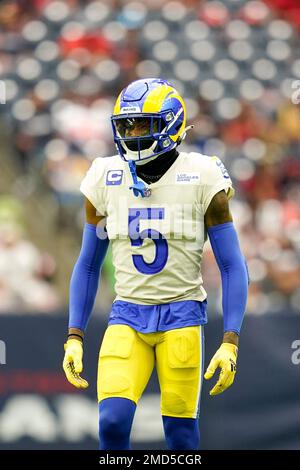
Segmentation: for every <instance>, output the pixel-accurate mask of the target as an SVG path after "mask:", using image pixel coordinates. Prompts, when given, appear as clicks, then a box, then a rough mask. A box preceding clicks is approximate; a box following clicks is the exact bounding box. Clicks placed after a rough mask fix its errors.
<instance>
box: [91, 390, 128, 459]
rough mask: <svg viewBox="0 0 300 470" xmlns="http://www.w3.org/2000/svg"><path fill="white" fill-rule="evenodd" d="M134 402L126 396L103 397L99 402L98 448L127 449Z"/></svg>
mask: <svg viewBox="0 0 300 470" xmlns="http://www.w3.org/2000/svg"><path fill="white" fill-rule="evenodd" d="M135 409H136V404H135V403H134V402H133V401H132V400H128V399H127V398H105V399H104V400H102V401H101V402H100V403H99V439H100V447H99V449H100V450H129V449H130V442H129V438H130V432H131V426H132V422H133V417H134V413H135Z"/></svg>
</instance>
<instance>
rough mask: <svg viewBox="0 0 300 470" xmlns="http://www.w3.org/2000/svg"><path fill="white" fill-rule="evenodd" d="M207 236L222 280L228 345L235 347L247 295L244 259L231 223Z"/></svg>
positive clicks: (213, 229) (213, 230)
mask: <svg viewBox="0 0 300 470" xmlns="http://www.w3.org/2000/svg"><path fill="white" fill-rule="evenodd" d="M208 234H209V238H210V242H211V245H212V249H213V252H214V255H215V258H216V261H217V263H218V266H219V269H220V273H221V278H222V307H223V317H224V334H226V333H228V334H227V335H226V339H229V340H230V341H226V342H232V343H233V344H236V343H235V341H236V338H235V337H234V335H233V333H236V335H238V334H239V332H240V329H241V326H242V322H243V318H244V313H245V309H246V303H247V295H248V282H249V279H248V271H247V267H246V262H245V258H244V256H243V255H242V253H241V250H240V246H239V242H238V237H237V233H236V231H235V229H234V226H233V223H232V222H227V223H225V224H221V225H216V226H214V227H210V228H209V229H208Z"/></svg>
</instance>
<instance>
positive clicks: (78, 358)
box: [63, 339, 89, 388]
mask: <svg viewBox="0 0 300 470" xmlns="http://www.w3.org/2000/svg"><path fill="white" fill-rule="evenodd" d="M64 348H65V357H64V362H63V369H64V371H65V374H66V377H67V379H68V381H69V382H70V383H71V384H72V385H74V387H76V388H87V387H88V386H89V384H88V382H87V381H86V380H84V379H83V378H82V377H80V375H79V374H80V372H82V368H83V367H82V356H83V347H82V342H81V341H80V340H77V339H69V340H68V341H67V342H66V343H65V344H64Z"/></svg>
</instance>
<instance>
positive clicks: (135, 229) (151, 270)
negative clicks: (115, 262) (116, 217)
mask: <svg viewBox="0 0 300 470" xmlns="http://www.w3.org/2000/svg"><path fill="white" fill-rule="evenodd" d="M164 217H165V210H164V208H161V207H155V208H145V207H142V208H139V209H129V214H128V234H129V237H130V241H131V246H134V247H136V246H142V245H143V243H144V239H145V238H150V239H151V240H152V241H153V243H154V244H155V257H154V260H153V261H152V262H151V263H147V262H146V261H145V260H144V257H143V255H132V261H133V264H134V266H135V268H136V269H137V270H138V271H139V272H140V273H142V274H156V273H159V272H160V271H162V270H163V268H164V267H165V265H166V262H167V260H168V254H169V249H168V243H167V240H166V239H165V237H164V236H163V235H162V234H161V233H160V232H158V231H157V230H154V229H152V228H150V229H146V230H143V231H142V232H140V221H141V220H142V219H144V220H154V219H156V220H157V219H159V220H161V219H164Z"/></svg>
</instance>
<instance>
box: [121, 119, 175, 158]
mask: <svg viewBox="0 0 300 470" xmlns="http://www.w3.org/2000/svg"><path fill="white" fill-rule="evenodd" d="M112 126H113V132H114V140H115V143H116V145H117V148H118V151H119V153H120V155H121V157H122V158H123V159H124V160H126V161H129V160H134V161H135V162H136V163H137V164H141V163H146V162H148V161H150V160H153V159H154V158H156V157H157V156H158V155H161V154H162V153H165V152H167V151H169V150H171V149H172V148H174V147H175V146H176V143H175V142H174V141H172V140H171V139H170V138H169V135H168V134H167V133H166V129H167V124H166V122H165V119H164V116H162V115H161V114H160V113H159V114H148V115H146V114H143V115H142V116H141V115H138V114H132V115H131V114H126V115H123V116H122V115H118V116H112Z"/></svg>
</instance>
